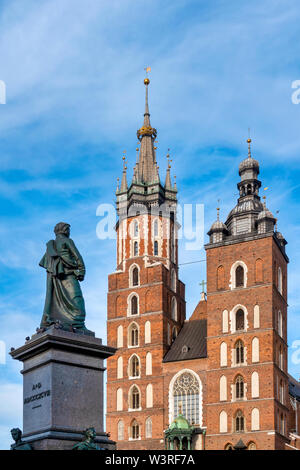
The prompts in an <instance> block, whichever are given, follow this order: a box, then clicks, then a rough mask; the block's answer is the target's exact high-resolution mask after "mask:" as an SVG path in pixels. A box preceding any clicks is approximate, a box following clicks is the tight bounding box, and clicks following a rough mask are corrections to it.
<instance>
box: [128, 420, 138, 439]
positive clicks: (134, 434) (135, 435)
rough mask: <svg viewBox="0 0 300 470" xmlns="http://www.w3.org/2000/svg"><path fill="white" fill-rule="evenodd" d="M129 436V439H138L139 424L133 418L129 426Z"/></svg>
mask: <svg viewBox="0 0 300 470" xmlns="http://www.w3.org/2000/svg"><path fill="white" fill-rule="evenodd" d="M130 437H131V439H139V437H140V426H139V424H138V422H137V420H136V419H134V420H133V421H132V423H131V426H130Z"/></svg>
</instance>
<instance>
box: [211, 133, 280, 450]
mask: <svg viewBox="0 0 300 470" xmlns="http://www.w3.org/2000/svg"><path fill="white" fill-rule="evenodd" d="M250 145H251V140H250V139H248V157H247V158H246V159H245V160H243V161H242V162H241V164H240V166H239V175H240V177H241V180H240V182H239V183H238V185H237V187H238V190H239V198H238V202H237V205H236V206H235V207H234V209H233V210H232V211H231V212H230V213H229V215H228V217H227V220H226V222H225V223H223V222H221V221H220V220H219V216H218V220H217V221H216V222H215V223H214V224H213V225H212V227H211V229H210V231H209V232H208V234H209V236H210V241H209V243H208V244H207V245H206V247H205V248H206V253H207V317H208V322H207V355H208V370H207V390H208V393H207V397H206V407H207V448H208V449H230V448H236V446H237V447H238V448H242V447H243V448H248V449H256V448H257V449H283V448H284V447H285V443H287V442H288V431H287V419H288V412H289V410H288V406H289V393H288V382H289V378H288V375H287V263H288V257H287V255H286V253H285V245H286V241H285V239H284V237H283V236H282V235H281V234H280V233H278V232H277V230H276V229H275V230H274V228H275V226H276V220H275V217H274V216H273V214H272V213H271V212H270V211H269V210H268V209H267V207H266V204H265V203H264V204H263V203H262V202H261V199H260V196H259V188H260V186H261V182H260V181H259V180H258V175H259V163H258V161H257V160H255V159H254V158H252V156H251V147H250Z"/></svg>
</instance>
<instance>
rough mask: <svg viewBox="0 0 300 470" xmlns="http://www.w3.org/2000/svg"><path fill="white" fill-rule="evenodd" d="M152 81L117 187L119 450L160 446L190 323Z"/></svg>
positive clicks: (111, 311) (113, 389) (112, 382)
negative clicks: (133, 159)
mask: <svg viewBox="0 0 300 470" xmlns="http://www.w3.org/2000/svg"><path fill="white" fill-rule="evenodd" d="M149 83H150V81H149V79H148V78H146V79H145V80H144V84H145V91H146V96H145V112H144V122H143V125H142V127H141V128H140V129H139V130H138V131H137V137H138V140H139V143H140V150H139V156H138V161H137V163H136V165H135V167H134V172H133V178H132V181H131V184H130V185H128V183H127V167H126V163H125V161H124V167H123V176H122V180H121V186H120V187H118V188H117V192H116V196H117V212H118V216H119V220H118V223H117V226H116V232H117V268H116V271H115V272H114V273H112V274H111V275H110V276H109V280H108V320H107V335H108V337H107V339H108V342H109V344H110V345H111V346H114V347H116V348H118V350H117V352H116V354H115V355H114V356H113V357H111V358H109V360H108V369H107V429H109V431H110V433H111V438H112V439H113V440H115V441H116V442H117V448H118V449H160V448H161V449H163V448H164V436H163V429H165V428H166V425H165V423H164V393H163V392H164V390H163V374H162V362H163V357H164V355H165V353H166V352H167V350H168V349H169V347H170V345H171V343H172V340H173V339H174V338H175V337H176V335H177V333H178V331H179V330H180V329H181V326H182V324H183V322H184V320H185V288H184V284H183V283H182V282H180V280H179V279H178V249H177V229H178V227H177V222H176V208H177V189H176V185H173V184H172V182H171V175H170V164H168V168H167V173H166V179H165V184H162V183H161V180H160V176H159V167H158V165H157V160H156V146H155V139H156V135H157V131H156V129H154V128H153V127H152V126H151V124H150V113H149V105H148V87H149Z"/></svg>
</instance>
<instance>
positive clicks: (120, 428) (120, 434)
mask: <svg viewBox="0 0 300 470" xmlns="http://www.w3.org/2000/svg"><path fill="white" fill-rule="evenodd" d="M123 440H124V421H123V420H122V419H120V421H119V422H118V441H123Z"/></svg>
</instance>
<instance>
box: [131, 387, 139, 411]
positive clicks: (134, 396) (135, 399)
mask: <svg viewBox="0 0 300 470" xmlns="http://www.w3.org/2000/svg"><path fill="white" fill-rule="evenodd" d="M140 406H141V399H140V392H139V389H138V388H137V386H136V385H134V386H133V387H132V389H131V392H130V408H131V409H132V410H138V409H139V408H140Z"/></svg>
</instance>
